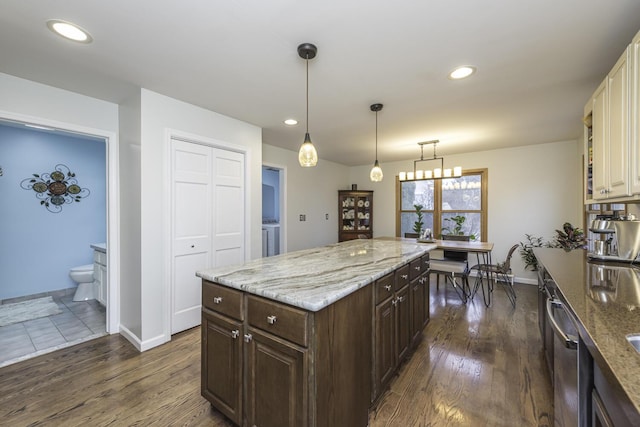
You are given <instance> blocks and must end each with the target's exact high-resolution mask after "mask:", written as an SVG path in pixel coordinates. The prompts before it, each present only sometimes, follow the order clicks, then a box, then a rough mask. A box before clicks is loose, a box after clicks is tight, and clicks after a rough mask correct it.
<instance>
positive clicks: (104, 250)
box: [90, 243, 107, 254]
mask: <svg viewBox="0 0 640 427" xmlns="http://www.w3.org/2000/svg"><path fill="white" fill-rule="evenodd" d="M90 246H91V249H94V250H96V251H99V252H102V253H105V254H106V253H107V244H106V243H92V244H91V245H90Z"/></svg>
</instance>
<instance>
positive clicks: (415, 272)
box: [409, 258, 423, 280]
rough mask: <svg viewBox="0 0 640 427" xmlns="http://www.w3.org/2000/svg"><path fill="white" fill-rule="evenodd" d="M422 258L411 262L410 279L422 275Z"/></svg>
mask: <svg viewBox="0 0 640 427" xmlns="http://www.w3.org/2000/svg"><path fill="white" fill-rule="evenodd" d="M422 269H423V266H422V258H418V259H414V260H413V261H411V262H410V263H409V280H413V279H415V278H417V277H420V276H421V275H422V272H423V270H422Z"/></svg>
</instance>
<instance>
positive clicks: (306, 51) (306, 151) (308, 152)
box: [298, 43, 318, 167]
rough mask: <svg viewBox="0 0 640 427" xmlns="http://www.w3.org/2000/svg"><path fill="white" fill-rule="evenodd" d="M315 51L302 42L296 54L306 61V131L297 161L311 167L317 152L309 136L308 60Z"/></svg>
mask: <svg viewBox="0 0 640 427" xmlns="http://www.w3.org/2000/svg"><path fill="white" fill-rule="evenodd" d="M317 53H318V48H317V47H316V46H315V45H313V44H311V43H302V44H301V45H300V46H298V55H299V56H300V58H302V59H304V60H305V61H306V63H307V131H306V133H305V134H304V142H303V143H302V145H301V146H300V151H299V152H298V162H300V166H302V167H313V166H315V165H316V164H317V163H318V152H317V151H316V147H314V146H313V143H312V142H311V136H309V60H310V59H313V58H315V57H316V54H317Z"/></svg>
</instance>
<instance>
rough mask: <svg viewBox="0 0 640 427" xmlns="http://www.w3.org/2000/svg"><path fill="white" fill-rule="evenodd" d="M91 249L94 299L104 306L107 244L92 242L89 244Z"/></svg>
mask: <svg viewBox="0 0 640 427" xmlns="http://www.w3.org/2000/svg"><path fill="white" fill-rule="evenodd" d="M91 249H93V278H94V286H95V297H96V300H97V301H98V302H99V303H100V304H102V305H104V306H106V305H107V290H108V284H107V244H106V243H94V244H92V245H91Z"/></svg>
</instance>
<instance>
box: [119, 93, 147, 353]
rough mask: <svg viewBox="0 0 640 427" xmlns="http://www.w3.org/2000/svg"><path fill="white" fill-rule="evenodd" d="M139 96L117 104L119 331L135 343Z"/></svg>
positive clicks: (138, 316) (138, 333) (138, 321)
mask: <svg viewBox="0 0 640 427" xmlns="http://www.w3.org/2000/svg"><path fill="white" fill-rule="evenodd" d="M140 111H141V96H140V92H139V91H138V92H137V93H135V94H133V95H132V96H131V97H129V98H128V99H127V100H126V101H125V102H123V103H122V104H120V153H119V154H120V156H119V157H120V158H119V160H120V162H119V163H120V173H119V175H120V182H121V184H122V185H120V213H121V215H120V230H118V231H119V233H120V241H121V245H120V265H121V268H120V330H121V332H122V333H123V335H124V336H126V337H127V338H128V339H130V340H131V341H133V342H134V343H136V342H137V341H139V340H140V337H142V311H141V307H142V295H141V287H140V283H141V282H142V266H141V262H142V261H141V253H142V250H141V245H142V242H141V237H142V236H141V234H140V226H141V206H140V197H141V189H140V180H141V175H142V172H141V170H140V161H141V156H140V153H141V147H140V144H141V138H140V132H141V128H142V124H141V117H140V116H141V113H140Z"/></svg>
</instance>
